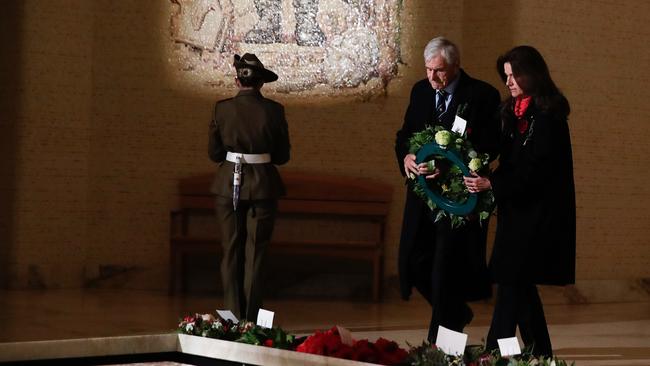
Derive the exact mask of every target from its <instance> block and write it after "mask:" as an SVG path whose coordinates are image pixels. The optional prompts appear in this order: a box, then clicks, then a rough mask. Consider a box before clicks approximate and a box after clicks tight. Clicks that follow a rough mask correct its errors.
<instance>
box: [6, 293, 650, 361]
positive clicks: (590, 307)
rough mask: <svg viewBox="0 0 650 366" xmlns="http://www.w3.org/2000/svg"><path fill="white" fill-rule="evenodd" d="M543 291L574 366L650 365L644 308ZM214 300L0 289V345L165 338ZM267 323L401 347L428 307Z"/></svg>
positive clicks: (421, 328) (558, 348)
mask: <svg viewBox="0 0 650 366" xmlns="http://www.w3.org/2000/svg"><path fill="white" fill-rule="evenodd" d="M555 296H556V295H555V294H553V293H551V292H544V291H542V298H543V299H544V303H545V311H546V317H547V320H548V322H549V329H550V333H551V339H552V341H553V347H554V350H555V353H556V354H557V355H558V356H559V357H561V358H564V359H567V360H575V361H576V365H586V366H593V365H621V366H622V365H650V302H620V303H612V302H610V303H600V304H568V303H567V302H566V301H558V300H557V298H556V297H555ZM471 305H472V308H473V310H474V313H475V316H474V321H473V322H472V324H471V326H470V327H468V328H466V333H468V334H469V342H470V343H475V344H476V343H480V342H481V341H482V338H483V337H485V334H486V333H487V327H488V325H489V321H490V314H491V311H492V304H490V303H488V302H484V303H483V302H479V303H472V304H471ZM221 306H222V301H221V298H220V297H217V296H208V295H187V296H181V295H177V296H168V295H167V294H166V293H164V292H150V291H134V290H48V291H17V290H16V291H13V290H3V291H0V324H2V332H0V342H21V341H36V340H58V339H73V338H88V337H109V336H124V335H143V334H155V333H161V332H167V331H169V332H171V331H173V330H174V329H175V326H176V323H177V320H178V319H179V317H181V316H183V315H185V314H189V313H194V312H200V313H206V312H214V310H215V309H218V308H221ZM265 308H267V309H269V310H272V311H274V312H275V314H276V315H275V322H274V324H276V325H279V326H281V327H282V328H284V329H286V330H288V331H291V332H293V333H295V334H309V333H312V332H313V331H314V330H318V329H326V328H330V327H332V326H334V325H341V326H344V327H347V328H348V329H350V330H351V331H352V332H353V335H354V337H355V338H357V339H363V338H368V339H371V340H372V339H376V338H377V337H379V336H381V337H384V338H388V339H391V340H395V341H397V342H399V343H401V344H402V345H406V343H407V342H408V343H409V344H412V345H417V344H419V343H420V342H422V340H423V339H424V338H425V335H426V329H425V328H426V325H427V323H428V317H429V311H430V310H429V307H428V304H427V303H426V302H425V301H423V300H421V299H419V298H417V297H414V298H413V299H412V300H411V301H408V302H405V301H402V300H400V299H399V298H398V297H397V296H395V295H391V294H388V296H385V299H384V300H383V301H382V302H381V303H373V302H367V301H363V300H353V301H346V300H341V299H339V300H327V299H326V297H325V296H321V297H320V298H316V299H315V298H309V299H300V298H292V299H270V300H267V301H266V303H265Z"/></svg>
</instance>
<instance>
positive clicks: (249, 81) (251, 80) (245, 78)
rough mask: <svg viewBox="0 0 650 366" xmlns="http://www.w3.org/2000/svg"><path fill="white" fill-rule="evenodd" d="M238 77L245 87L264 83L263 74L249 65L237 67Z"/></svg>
mask: <svg viewBox="0 0 650 366" xmlns="http://www.w3.org/2000/svg"><path fill="white" fill-rule="evenodd" d="M237 79H238V80H239V82H240V83H241V85H242V86H243V87H256V86H260V85H262V84H264V80H263V79H262V77H261V75H257V73H256V72H255V70H253V69H251V68H248V67H242V68H239V69H237Z"/></svg>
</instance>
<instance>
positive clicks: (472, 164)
mask: <svg viewBox="0 0 650 366" xmlns="http://www.w3.org/2000/svg"><path fill="white" fill-rule="evenodd" d="M481 167H483V163H482V162H481V159H479V158H474V159H472V160H470V161H469V170H471V171H473V172H476V171H478V170H479V169H481Z"/></svg>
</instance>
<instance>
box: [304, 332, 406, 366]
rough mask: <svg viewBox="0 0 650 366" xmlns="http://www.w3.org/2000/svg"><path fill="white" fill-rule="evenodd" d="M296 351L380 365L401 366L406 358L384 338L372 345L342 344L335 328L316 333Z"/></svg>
mask: <svg viewBox="0 0 650 366" xmlns="http://www.w3.org/2000/svg"><path fill="white" fill-rule="evenodd" d="M296 351H298V352H305V353H312V354H317V355H323V356H330V357H337V358H344V359H348V360H355V361H362V362H372V363H378V364H382V365H402V364H404V361H405V360H406V358H407V356H408V353H407V352H406V351H405V350H404V349H402V348H400V347H399V346H398V345H397V343H395V342H393V341H389V340H386V339H384V338H379V339H377V341H376V342H374V343H373V342H369V341H368V340H365V339H364V340H359V341H352V345H349V344H344V343H343V342H342V341H341V336H340V334H339V331H338V329H337V328H336V327H333V328H332V329H330V330H328V331H325V332H321V331H317V332H316V333H315V334H313V335H311V336H309V337H308V338H307V339H306V340H305V341H304V342H303V343H302V344H301V345H299V346H298V347H297V348H296Z"/></svg>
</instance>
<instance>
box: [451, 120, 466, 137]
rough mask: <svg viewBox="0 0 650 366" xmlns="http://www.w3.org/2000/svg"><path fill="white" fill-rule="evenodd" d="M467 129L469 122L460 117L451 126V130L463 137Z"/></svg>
mask: <svg viewBox="0 0 650 366" xmlns="http://www.w3.org/2000/svg"><path fill="white" fill-rule="evenodd" d="M466 127H467V121H466V120H464V119H463V118H461V117H459V116H456V119H454V125H453V126H451V130H452V131H454V132H457V133H459V134H461V135H462V134H464V133H465V128H466Z"/></svg>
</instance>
